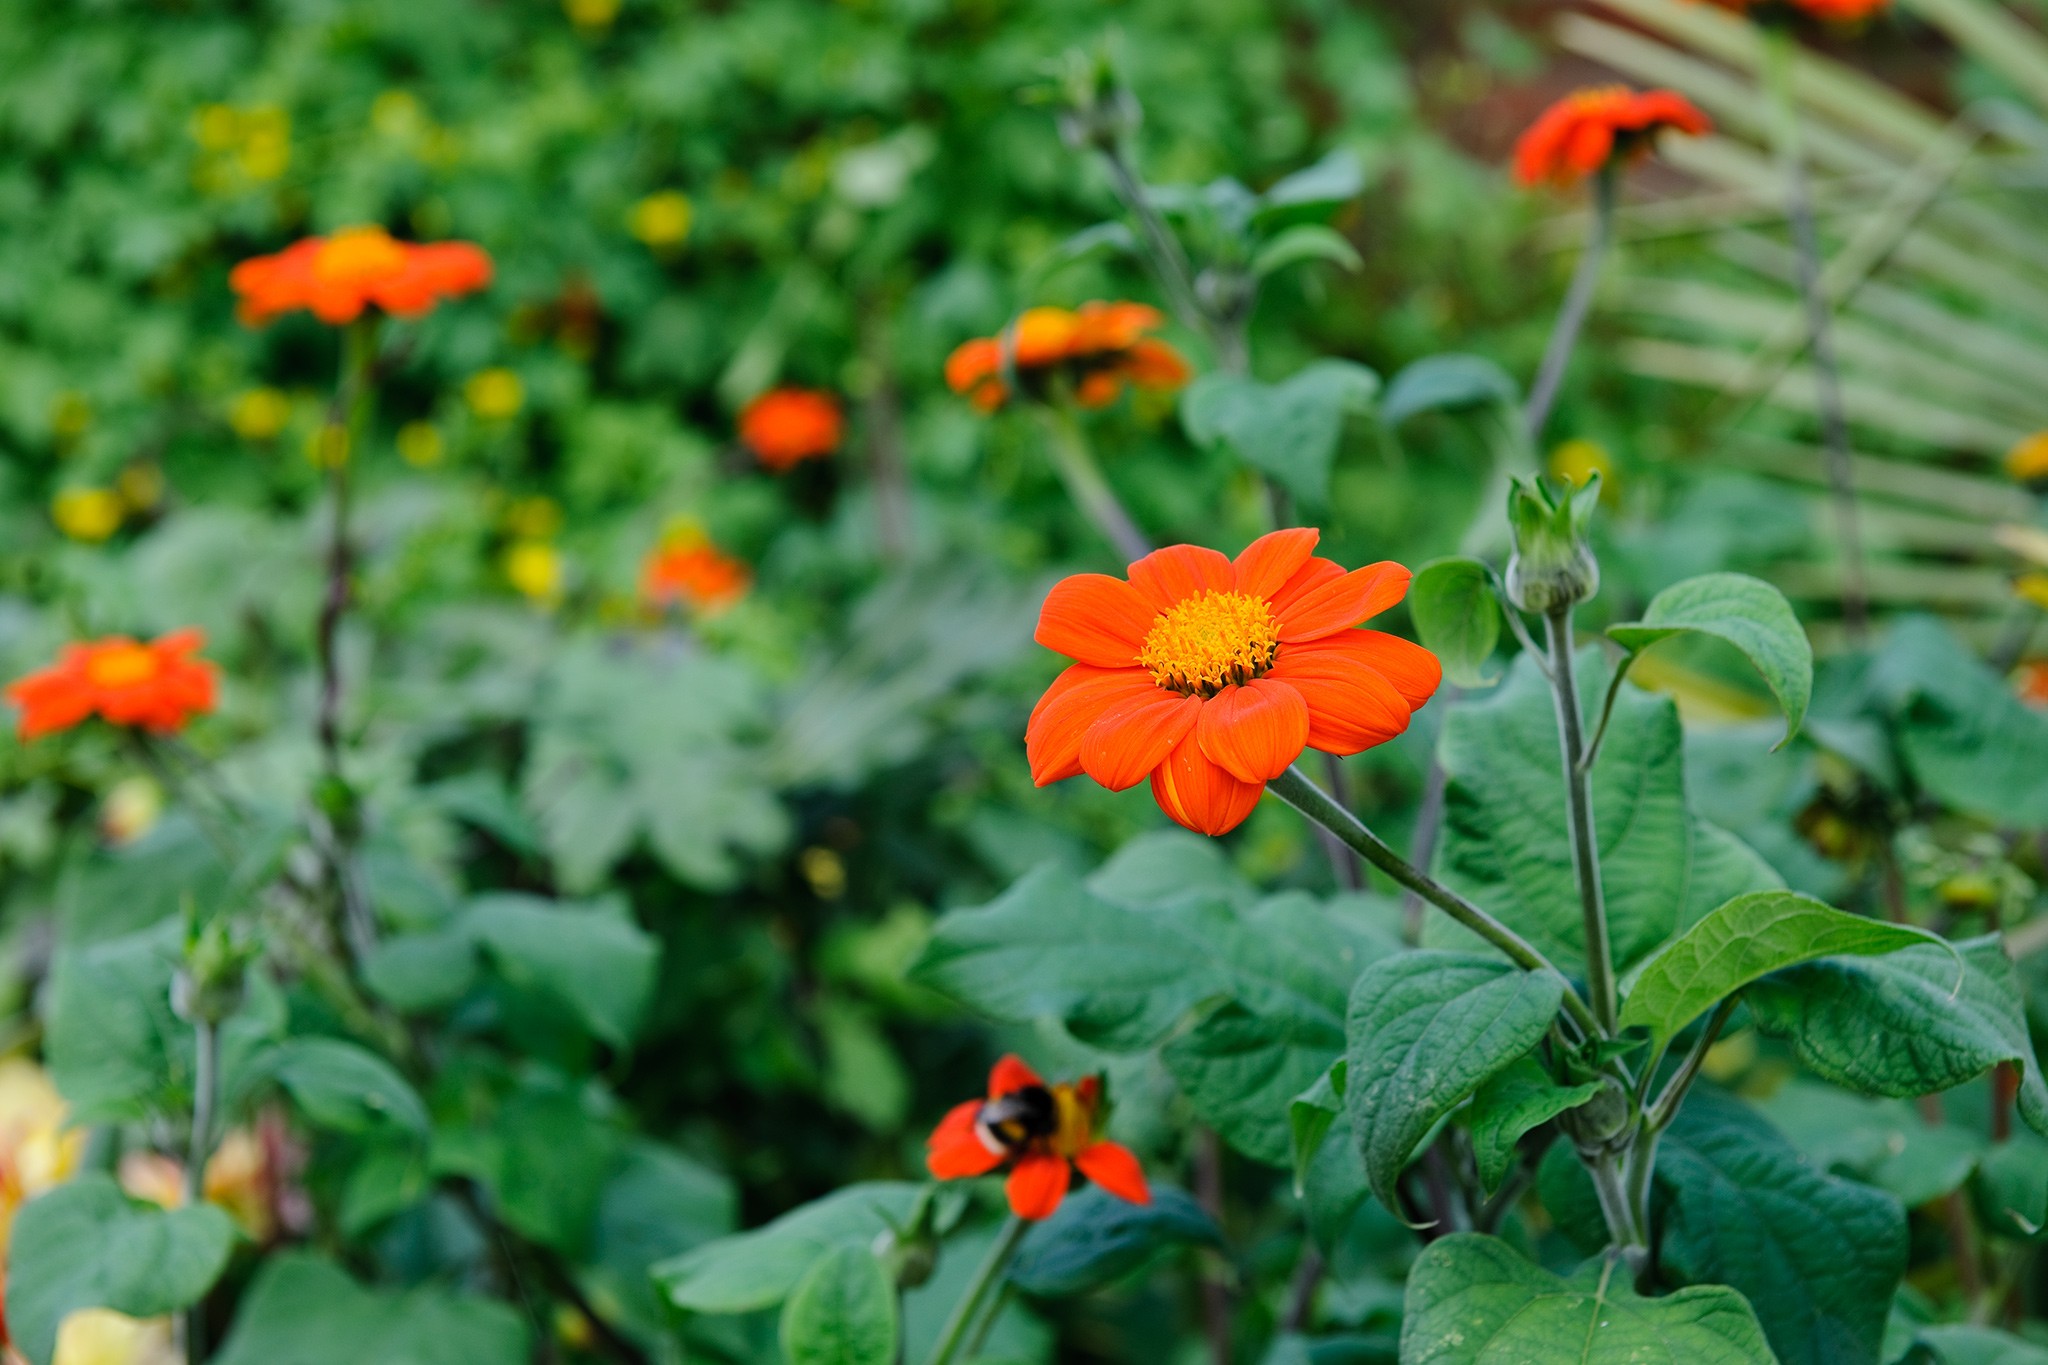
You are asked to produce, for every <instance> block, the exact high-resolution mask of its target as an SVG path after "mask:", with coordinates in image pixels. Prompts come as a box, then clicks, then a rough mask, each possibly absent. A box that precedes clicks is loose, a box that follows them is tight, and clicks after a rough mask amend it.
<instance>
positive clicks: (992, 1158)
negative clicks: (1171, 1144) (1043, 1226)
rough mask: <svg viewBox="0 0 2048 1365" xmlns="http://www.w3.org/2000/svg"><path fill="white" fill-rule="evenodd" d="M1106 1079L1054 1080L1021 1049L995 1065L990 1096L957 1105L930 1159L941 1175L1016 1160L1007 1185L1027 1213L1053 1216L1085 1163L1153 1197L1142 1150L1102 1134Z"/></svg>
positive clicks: (1135, 1195)
mask: <svg viewBox="0 0 2048 1365" xmlns="http://www.w3.org/2000/svg"><path fill="white" fill-rule="evenodd" d="M1101 1107H1102V1082H1101V1081H1100V1080H1099V1079H1097V1078H1096V1077H1094V1076H1089V1077H1087V1078H1085V1079H1083V1080H1081V1081H1078V1082H1076V1083H1074V1084H1072V1085H1064V1084H1062V1085H1050V1086H1049V1085H1047V1084H1046V1083H1045V1082H1044V1081H1042V1080H1040V1079H1039V1078H1038V1073H1037V1072H1035V1071H1033V1070H1032V1069H1031V1068H1030V1067H1028V1066H1026V1065H1025V1064H1024V1063H1023V1062H1022V1061H1020V1060H1019V1059H1018V1058H1016V1057H1014V1056H1006V1057H1004V1058H1003V1059H1002V1060H1001V1061H999V1062H997V1063H996V1064H995V1069H994V1070H992V1071H990V1072H989V1073H988V1098H987V1099H986V1100H968V1101H967V1102H966V1103H965V1104H959V1105H955V1106H954V1107H953V1108H952V1109H951V1110H950V1111H949V1112H948V1113H947V1114H946V1117H945V1118H943V1119H941V1120H940V1121H939V1126H938V1127H937V1128H935V1129H933V1130H932V1135H931V1137H930V1138H929V1139H928V1140H927V1142H926V1144H925V1145H926V1152H925V1165H926V1166H927V1167H929V1168H930V1170H931V1173H932V1175H933V1176H934V1177H936V1178H937V1179H940V1180H962V1179H966V1178H968V1177H971V1176H977V1175H987V1174H988V1173H989V1172H990V1171H993V1170H995V1169H996V1168H997V1167H998V1166H1001V1165H1002V1164H1003V1163H1004V1162H1010V1163H1011V1166H1010V1179H1009V1182H1008V1185H1007V1187H1006V1189H1007V1193H1008V1194H1009V1196H1010V1209H1011V1211H1012V1212H1013V1213H1015V1214H1016V1215H1017V1216H1018V1217H1019V1218H1029V1219H1034V1220H1035V1219H1041V1218H1050V1217H1052V1215H1053V1211H1054V1210H1056V1209H1058V1208H1059V1206H1060V1201H1061V1200H1062V1199H1065V1198H1066V1197H1067V1187H1068V1185H1070V1184H1071V1183H1072V1181H1073V1175H1072V1171H1075V1170H1078V1171H1080V1173H1081V1174H1082V1175H1084V1176H1086V1177H1088V1179H1090V1180H1092V1181H1094V1182H1095V1183H1096V1184H1097V1185H1100V1186H1101V1187H1102V1188H1103V1189H1105V1190H1108V1191H1109V1192H1110V1193H1111V1194H1113V1195H1115V1196H1116V1197H1117V1198H1119V1199H1124V1200H1128V1201H1129V1202H1131V1203H1133V1204H1149V1203H1151V1202H1152V1191H1151V1189H1150V1188H1149V1187H1147V1186H1146V1184H1145V1172H1144V1169H1143V1168H1142V1167H1140V1166H1139V1165H1138V1158H1137V1157H1135V1156H1133V1155H1132V1154H1131V1150H1130V1148H1128V1147H1125V1146H1123V1145H1122V1144H1120V1143H1115V1142H1104V1141H1102V1140H1100V1139H1098V1138H1097V1137H1096V1136H1095V1127H1096V1122H1097V1120H1098V1118H1099V1117H1100V1114H1099V1111H1100V1110H1101Z"/></svg>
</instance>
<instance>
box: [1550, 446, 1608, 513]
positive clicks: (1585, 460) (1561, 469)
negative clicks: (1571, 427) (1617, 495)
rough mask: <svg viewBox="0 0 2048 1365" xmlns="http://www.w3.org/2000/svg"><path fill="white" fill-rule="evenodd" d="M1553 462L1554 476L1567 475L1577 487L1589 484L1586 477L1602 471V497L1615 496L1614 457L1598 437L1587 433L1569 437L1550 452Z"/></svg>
mask: <svg viewBox="0 0 2048 1365" xmlns="http://www.w3.org/2000/svg"><path fill="white" fill-rule="evenodd" d="M1549 465H1550V476H1551V477H1552V478H1554V479H1563V480H1564V481H1565V482H1566V483H1569V484H1570V485H1571V486H1572V487H1574V488H1583V487H1585V486H1586V481H1587V480H1588V479H1590V478H1592V477H1593V476H1594V475H1595V474H1598V475H1599V476H1600V499H1601V501H1603V502H1605V501H1608V500H1610V499H1611V498H1613V497H1614V490H1615V482H1614V457H1613V456H1612V455H1609V454H1608V453H1607V447H1606V446H1603V445H1601V444H1600V443H1599V442H1598V441H1589V440H1586V439H1585V438H1584V437H1580V438H1578V439H1577V440H1572V441H1566V442H1564V443H1563V444H1562V445H1560V446H1558V447H1557V448H1556V449H1555V450H1553V451H1551V452H1550V461H1549Z"/></svg>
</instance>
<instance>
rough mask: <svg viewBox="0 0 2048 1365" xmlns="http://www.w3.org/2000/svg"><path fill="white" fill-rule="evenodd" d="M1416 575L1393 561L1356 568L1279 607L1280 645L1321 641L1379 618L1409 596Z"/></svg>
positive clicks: (1276, 613)
mask: <svg viewBox="0 0 2048 1365" xmlns="http://www.w3.org/2000/svg"><path fill="white" fill-rule="evenodd" d="M1413 577H1414V575H1413V574H1411V573H1409V572H1408V570H1407V569H1406V568H1404V567H1403V566H1401V565H1399V564H1396V563H1395V562H1394V561H1393V560H1391V559H1383V560H1381V561H1380V562H1379V563H1377V564H1368V565H1366V566H1365V567H1364V568H1362V569H1354V570H1352V571H1351V572H1350V573H1348V574H1345V575H1344V576H1343V577H1342V578H1335V579H1331V580H1330V581H1329V582H1327V583H1323V584H1321V585H1320V586H1318V587H1314V588H1311V589H1309V590H1308V591H1307V592H1305V593H1303V594H1302V595H1301V596H1300V597H1298V598H1296V599H1295V600H1294V601H1292V602H1290V603H1288V604H1287V605H1286V606H1285V607H1284V608H1276V609H1275V611H1274V615H1275V616H1277V617H1278V618H1279V623H1280V642H1281V643H1282V644H1292V643H1296V642H1298V641H1302V640H1315V639H1320V638H1321V637H1323V636H1325V635H1333V634H1335V633H1336V632H1338V631H1340V630H1346V629H1349V628H1350V627H1352V626H1355V625H1357V624H1358V623H1359V622H1360V621H1364V620H1366V619H1368V618H1370V617H1374V616H1377V615H1379V614H1380V613H1381V612H1383V611H1385V610H1386V609H1387V608H1388V607H1391V606H1393V605H1394V604H1395V603H1396V602H1399V601H1400V600H1401V599H1402V598H1403V597H1406V596H1407V595H1408V580H1409V579H1411V578H1413Z"/></svg>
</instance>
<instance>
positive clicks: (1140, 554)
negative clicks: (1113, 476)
mask: <svg viewBox="0 0 2048 1365" xmlns="http://www.w3.org/2000/svg"><path fill="white" fill-rule="evenodd" d="M1038 411H1039V412H1041V413H1043V414H1044V416H1045V428H1046V434H1047V436H1048V437H1049V438H1050V439H1049V440H1048V442H1047V445H1048V447H1049V448H1050V450H1051V453H1052V463H1053V468H1054V469H1056V470H1058V471H1059V476H1060V482H1061V483H1064V484H1065V485H1066V486H1067V495H1068V496H1069V497H1071V498H1072V499H1073V500H1074V505H1075V506H1077V507H1079V508H1080V509H1081V511H1082V513H1083V515H1085V516H1086V517H1087V518H1088V520H1090V521H1091V522H1093V523H1095V529H1096V530H1098V531H1100V532H1101V533H1102V538H1103V539H1104V540H1107V541H1108V542H1109V543H1110V544H1111V545H1112V546H1114V547H1115V548H1116V552H1117V553H1118V554H1120V555H1122V556H1123V557H1124V558H1125V559H1127V560H1136V559H1143V558H1144V557H1145V556H1146V555H1149V554H1151V553H1152V542H1151V541H1149V540H1147V539H1146V538H1145V533H1144V532H1143V531H1140V530H1139V529H1138V524H1137V523H1136V522H1135V521H1132V520H1131V514H1130V513H1129V512H1126V511H1125V510H1124V505H1123V503H1121V502H1119V501H1118V500H1117V496H1116V490H1115V489H1113V488H1111V487H1110V486H1109V480H1108V479H1106V478H1104V477H1103V476H1102V466H1100V465H1098V464H1097V463H1096V462H1095V453H1094V452H1093V451H1092V450H1090V449H1089V448H1088V438H1087V437H1086V436H1085V435H1083V434H1082V431H1081V425H1080V423H1078V422H1076V421H1075V420H1074V414H1073V413H1071V412H1069V411H1067V410H1066V409H1065V408H1064V407H1060V406H1058V405H1055V404H1044V405H1041V406H1039V408H1038Z"/></svg>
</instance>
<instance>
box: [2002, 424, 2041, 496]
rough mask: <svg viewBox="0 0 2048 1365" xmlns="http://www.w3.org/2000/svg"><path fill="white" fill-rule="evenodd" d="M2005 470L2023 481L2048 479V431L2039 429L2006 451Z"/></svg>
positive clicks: (2030, 481)
mask: <svg viewBox="0 0 2048 1365" xmlns="http://www.w3.org/2000/svg"><path fill="white" fill-rule="evenodd" d="M2005 472H2006V473H2008V474H2010V475H2012V476H2013V478H2015V479H2017V480H2018V481H2019V482H2021V483H2032V482H2033V481H2034V480H2035V479H2048V431H2037V432H2035V433H2034V434H2033V435H2032V436H2028V437H2025V438H2024V439H2022V440H2021V441H2019V442H2018V443H2017V444H2016V445H2014V446H2013V448H2012V449H2011V450H2008V451H2006V452H2005Z"/></svg>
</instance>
